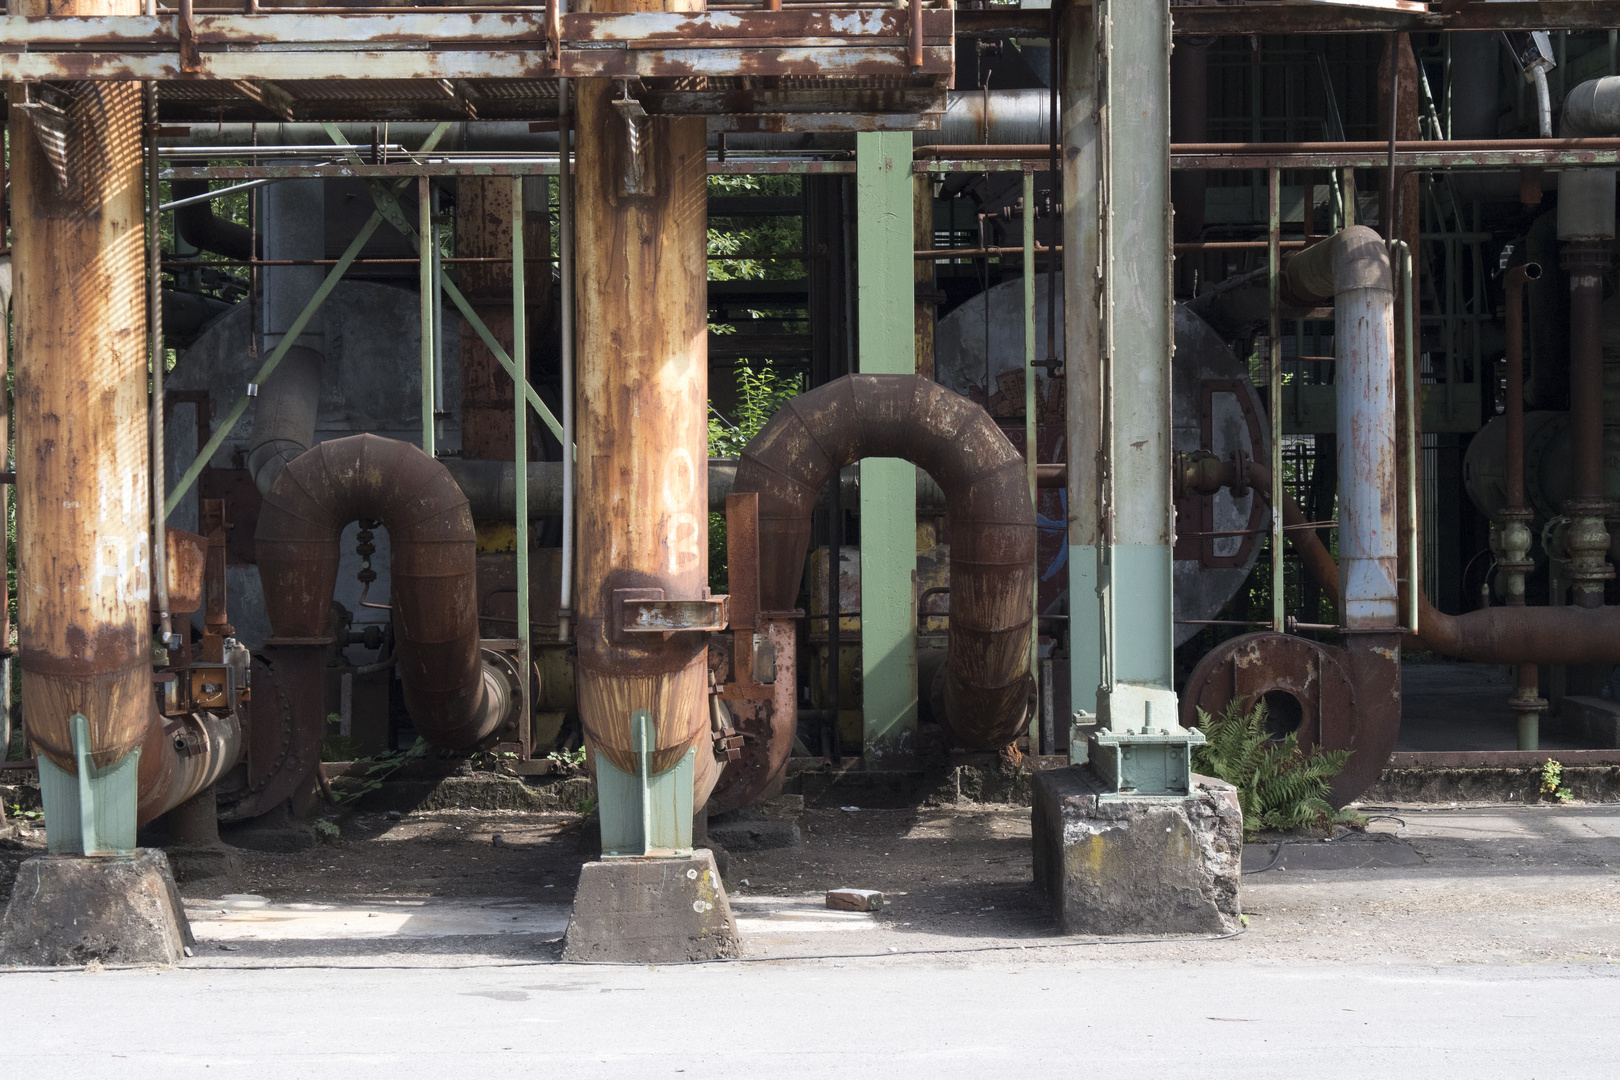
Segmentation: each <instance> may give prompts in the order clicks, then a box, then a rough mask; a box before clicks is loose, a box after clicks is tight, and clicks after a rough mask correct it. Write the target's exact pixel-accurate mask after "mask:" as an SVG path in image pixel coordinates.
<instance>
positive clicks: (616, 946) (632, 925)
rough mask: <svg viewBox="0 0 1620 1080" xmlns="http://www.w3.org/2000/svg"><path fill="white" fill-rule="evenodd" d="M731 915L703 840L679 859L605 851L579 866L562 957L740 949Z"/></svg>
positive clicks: (634, 957)
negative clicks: (615, 854) (608, 854)
mask: <svg viewBox="0 0 1620 1080" xmlns="http://www.w3.org/2000/svg"><path fill="white" fill-rule="evenodd" d="M739 948H740V946H739V943H738V940H737V921H736V919H734V918H733V917H732V914H731V904H730V903H728V902H727V900H726V890H725V886H723V885H722V884H721V883H720V872H719V870H718V869H717V868H716V867H715V864H714V856H713V855H712V854H711V853H710V852H709V850H708V849H707V848H700V849H699V850H697V851H694V852H693V853H692V854H691V856H690V857H688V858H681V859H604V860H602V861H601V862H588V863H586V864H585V865H584V866H583V867H581V868H580V874H579V891H578V892H576V893H575V894H574V912H573V914H572V915H571V916H570V917H569V919H568V935H567V937H565V938H564V939H563V959H564V960H599V961H612V962H621V963H635V964H657V963H671V962H673V961H678V960H717V959H720V958H722V957H727V956H736V955H737V954H738V951H739Z"/></svg>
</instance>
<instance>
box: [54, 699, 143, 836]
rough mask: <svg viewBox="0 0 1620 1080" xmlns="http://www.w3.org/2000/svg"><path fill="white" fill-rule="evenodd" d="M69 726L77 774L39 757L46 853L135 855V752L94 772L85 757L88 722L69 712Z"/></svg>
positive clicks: (138, 761) (138, 759)
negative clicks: (70, 714) (130, 853)
mask: <svg viewBox="0 0 1620 1080" xmlns="http://www.w3.org/2000/svg"><path fill="white" fill-rule="evenodd" d="M68 725H69V726H70V727H71V728H72V731H73V755H74V758H75V759H76V760H77V762H78V773H77V775H75V774H73V773H70V772H67V771H66V770H64V769H60V768H57V766H56V765H54V764H53V763H52V762H51V760H50V758H48V757H46V756H45V755H44V754H41V755H39V794H40V801H41V803H42V804H43V805H44V808H45V847H46V850H48V851H49V852H50V853H51V854H52V855H122V854H126V853H128V852H130V851H133V850H135V804H136V801H137V797H138V794H139V791H138V788H137V780H138V779H139V776H140V765H141V751H140V749H139V748H138V747H137V748H136V749H135V750H132V751H131V752H130V753H128V754H125V755H124V756H123V757H122V758H120V759H119V760H118V761H117V762H116V763H115V764H112V765H109V766H107V767H106V768H105V769H97V768H95V765H94V763H93V762H92V761H91V757H90V721H89V720H88V719H87V718H86V717H85V716H84V714H83V713H74V714H73V715H72V716H71V717H69V718H68Z"/></svg>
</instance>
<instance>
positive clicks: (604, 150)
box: [570, 0, 792, 806]
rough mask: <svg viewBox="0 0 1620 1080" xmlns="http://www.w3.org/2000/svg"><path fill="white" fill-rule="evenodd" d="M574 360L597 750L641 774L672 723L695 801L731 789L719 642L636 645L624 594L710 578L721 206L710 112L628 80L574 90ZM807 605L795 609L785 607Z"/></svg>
mask: <svg viewBox="0 0 1620 1080" xmlns="http://www.w3.org/2000/svg"><path fill="white" fill-rule="evenodd" d="M701 7H702V5H701V3H699V2H696V0H611V2H610V0H587V2H586V3H585V4H584V5H583V6H582V7H581V8H577V9H576V10H580V11H592V10H597V11H602V10H613V11H630V10H637V11H648V10H655V11H658V10H661V11H670V12H677V11H687V10H694V9H701ZM570 90H571V91H572V92H573V93H574V99H573V100H574V104H575V106H576V108H575V113H574V116H575V122H576V128H577V130H578V131H579V132H580V137H579V140H578V145H577V148H576V150H575V159H574V161H575V165H574V176H575V179H574V184H573V195H574V204H573V210H574V250H573V256H574V265H575V275H574V287H575V297H576V303H577V308H578V310H577V312H576V314H575V320H576V321H575V332H576V349H575V357H576V365H575V377H574V401H575V420H576V424H577V430H576V432H575V437H576V440H577V444H578V464H577V466H576V468H577V482H576V487H575V500H576V504H577V507H578V514H577V518H576V522H575V527H576V534H575V541H576V544H577V562H576V566H575V575H576V579H577V595H576V596H575V598H574V599H575V615H576V626H575V637H576V639H577V641H578V645H579V664H578V669H577V670H578V680H579V681H578V687H579V711H580V723H581V726H582V727H583V728H584V731H585V736H586V740H587V742H588V744H589V745H590V747H591V749H592V751H593V752H594V753H597V754H600V755H601V756H602V757H603V758H605V759H606V760H609V761H611V762H612V763H613V765H614V766H615V767H616V768H618V769H620V770H621V771H624V772H628V773H631V774H635V773H637V772H639V771H640V770H639V755H638V754H637V753H636V751H635V749H634V747H635V745H636V744H635V738H634V732H633V731H632V726H631V716H632V715H633V714H634V712H635V711H636V710H638V709H646V710H648V711H649V712H650V713H651V714H652V717H653V720H654V724H655V726H656V740H657V741H656V749H655V751H654V753H653V754H652V755H651V760H650V763H649V771H650V772H653V773H659V772H663V771H665V770H667V769H670V768H672V767H674V766H675V765H677V764H678V763H679V762H680V761H681V760H682V759H683V758H684V757H685V755H686V754H687V753H688V752H689V751H690V750H693V749H694V748H695V749H696V751H697V753H696V759H695V772H694V777H693V801H694V804H695V805H697V806H702V805H703V803H704V802H706V801H707V799H708V795H709V792H710V791H712V790H713V787H714V784H715V781H716V780H717V779H718V772H717V769H716V761H715V757H714V754H713V753H712V752H711V751H710V746H709V731H710V720H709V706H708V665H707V653H708V645H707V638H706V635H704V634H701V633H693V632H682V633H674V634H671V635H668V636H667V637H666V636H664V635H659V634H621V633H620V632H619V628H618V626H616V625H615V622H614V620H615V618H616V611H617V605H615V603H614V600H613V594H614V592H615V591H616V590H620V589H660V590H662V591H663V596H664V598H665V599H668V600H699V599H701V598H703V597H704V596H705V595H706V591H707V587H708V575H709V566H708V561H709V547H708V540H707V537H708V523H709V517H708V498H707V494H708V493H707V492H706V491H705V490H704V466H705V463H706V461H707V457H708V450H707V430H708V428H707V420H706V417H707V412H708V405H707V401H708V364H707V363H706V361H705V355H706V354H705V349H706V341H707V335H706V327H707V312H708V304H707V300H706V291H705V290H706V285H705V279H706V276H707V270H706V267H707V263H706V254H705V251H706V248H705V236H706V232H705V230H706V225H707V216H706V214H707V210H706V208H707V201H706V199H705V196H704V192H705V185H706V183H707V181H706V179H705V169H706V166H705V158H706V152H705V146H706V143H707V134H706V127H705V124H704V120H703V118H702V117H701V116H670V115H664V116H652V117H646V118H641V119H636V118H633V116H632V111H630V110H625V109H622V108H621V107H620V106H618V105H615V101H616V100H618V99H620V98H621V97H622V93H623V87H622V86H621V84H620V83H619V82H618V81H617V80H614V79H597V78H592V79H580V80H578V81H576V82H571V83H570ZM787 606H789V607H791V606H792V605H787Z"/></svg>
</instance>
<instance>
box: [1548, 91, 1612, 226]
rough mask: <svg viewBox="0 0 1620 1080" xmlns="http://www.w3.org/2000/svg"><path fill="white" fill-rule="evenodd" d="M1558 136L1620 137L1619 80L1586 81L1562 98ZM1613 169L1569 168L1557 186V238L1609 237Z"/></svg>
mask: <svg viewBox="0 0 1620 1080" xmlns="http://www.w3.org/2000/svg"><path fill="white" fill-rule="evenodd" d="M1558 134H1559V137H1560V138H1565V139H1590V138H1599V137H1605V136H1611V135H1620V76H1617V75H1610V76H1608V77H1607V78H1603V79H1590V80H1588V81H1586V82H1583V83H1581V84H1580V85H1579V86H1577V87H1576V88H1575V89H1573V90H1571V91H1570V92H1569V94H1568V95H1567V96H1566V97H1565V98H1564V115H1563V118H1562V119H1561V120H1560V121H1559V125H1558ZM1614 178H1615V170H1613V169H1569V170H1566V171H1565V172H1564V173H1563V175H1562V176H1561V177H1560V178H1559V182H1558V239H1560V240H1608V239H1613V237H1614V196H1615V183H1614Z"/></svg>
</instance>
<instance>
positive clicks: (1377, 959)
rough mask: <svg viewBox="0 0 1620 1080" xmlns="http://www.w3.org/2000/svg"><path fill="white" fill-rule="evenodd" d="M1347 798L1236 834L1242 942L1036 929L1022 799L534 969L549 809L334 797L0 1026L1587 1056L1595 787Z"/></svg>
mask: <svg viewBox="0 0 1620 1080" xmlns="http://www.w3.org/2000/svg"><path fill="white" fill-rule="evenodd" d="M1369 812H1370V813H1373V814H1374V815H1375V820H1373V821H1372V823H1371V826H1370V828H1369V831H1368V833H1367V835H1365V836H1353V837H1349V838H1345V839H1341V840H1338V841H1335V842H1332V843H1319V842H1312V843H1290V844H1287V845H1284V846H1282V847H1281V848H1280V849H1279V848H1278V847H1277V846H1276V845H1275V844H1255V845H1251V846H1250V848H1249V849H1248V850H1247V851H1246V854H1245V866H1246V868H1248V869H1249V870H1250V871H1259V872H1251V873H1250V874H1249V876H1246V877H1245V878H1244V886H1243V890H1244V891H1243V905H1244V910H1245V911H1246V912H1247V913H1248V914H1249V926H1248V930H1247V932H1246V933H1245V934H1243V935H1242V936H1240V937H1236V938H1231V939H1226V940H1163V939H1159V940H1147V941H1139V942H1129V943H1127V942H1117V941H1116V942H1101V943H1099V942H1077V941H1068V940H1065V939H1060V938H1057V937H1056V936H1055V935H1054V932H1053V931H1052V929H1051V922H1050V920H1049V919H1048V917H1047V916H1046V913H1045V911H1044V909H1043V908H1042V906H1041V904H1040V902H1039V901H1038V899H1037V898H1036V897H1035V896H1034V894H1033V891H1032V890H1031V888H1030V886H1029V875H1030V861H1029V858H1030V857H1029V821H1028V811H1027V810H1025V809H1020V808H1007V807H984V806H979V807H971V806H970V807H959V808H951V809H937V810H936V809H928V810H863V809H856V810H849V811H845V810H840V809H837V808H828V809H814V808H813V809H811V810H809V811H807V812H806V813H805V814H804V815H803V817H802V819H801V820H800V824H801V829H802V835H803V843H802V844H801V845H799V846H797V847H792V848H778V849H767V850H753V851H741V850H739V851H733V852H731V853H730V867H729V871H728V874H727V881H728V886H729V888H730V891H731V895H732V896H733V898H734V902H735V905H736V911H737V915H738V920H739V926H740V930H741V933H742V936H743V941H744V945H745V949H746V951H747V953H748V955H749V957H750V958H752V960H753V961H754V962H751V963H743V964H717V965H709V966H692V967H684V966H683V967H671V966H660V967H657V968H648V967H643V966H632V967H597V966H592V967H579V966H571V965H562V964H559V963H557V955H558V946H557V944H556V940H557V937H558V935H559V934H560V932H561V929H562V928H563V926H565V925H566V920H567V912H568V903H569V900H570V899H571V891H572V885H573V876H574V874H575V873H576V871H577V866H578V863H579V861H580V858H581V856H580V854H579V852H580V843H579V839H578V826H577V819H573V818H567V817H561V816H544V815H520V814H489V813H453V812H439V813H434V814H424V815H409V816H407V817H406V818H405V819H404V820H403V821H400V822H389V821H387V820H386V819H382V818H355V819H349V820H346V821H345V822H344V835H343V838H342V839H340V840H339V841H338V842H336V843H333V844H325V845H322V846H320V847H317V848H316V849H314V850H313V851H309V852H304V853H300V854H293V855H267V854H259V853H251V852H250V853H244V855H243V858H244V869H243V871H242V873H241V874H240V875H239V877H238V878H237V879H235V880H232V881H229V882H216V883H209V882H201V883H197V884H195V885H187V886H183V889H182V891H183V892H184V893H185V895H186V898H187V906H188V910H189V912H190V914H191V917H192V919H193V922H194V927H195V929H196V932H197V936H198V938H199V945H198V949H197V955H196V956H195V957H194V958H193V959H192V960H190V961H188V963H187V964H186V965H185V966H184V967H182V968H179V969H173V970H151V971H106V972H102V973H81V972H67V971H63V972H49V973H30V972H10V973H0V988H3V989H4V990H5V991H7V992H8V994H9V996H10V997H11V998H12V1000H14V1001H19V1002H23V1001H26V1002H27V1003H28V1004H27V1014H28V1016H29V1018H30V1020H29V1022H28V1023H27V1024H19V1025H8V1029H7V1030H6V1033H5V1044H6V1048H7V1050H8V1051H9V1052H10V1054H11V1055H13V1060H17V1061H26V1062H28V1063H29V1068H28V1075H30V1076H35V1077H56V1076H64V1077H65V1076H73V1077H81V1076H87V1075H93V1076H98V1077H101V1076H106V1077H125V1076H128V1077H148V1076H151V1077H157V1076H163V1077H173V1076H176V1075H182V1076H193V1075H204V1076H206V1075H214V1074H216V1073H219V1072H220V1070H225V1071H226V1072H229V1073H247V1072H251V1073H252V1074H253V1075H254V1076H256V1077H258V1076H264V1077H282V1076H286V1077H304V1076H315V1075H317V1074H320V1075H325V1074H328V1073H330V1072H331V1071H333V1070H341V1071H342V1072H344V1073H345V1074H347V1075H349V1076H354V1077H372V1076H377V1077H384V1076H387V1077H403V1076H466V1075H476V1074H481V1073H483V1072H485V1071H487V1070H491V1069H497V1068H536V1067H540V1066H539V1065H538V1064H537V1063H534V1062H527V1063H519V1062H517V1061H516V1060H514V1059H515V1058H516V1057H517V1056H519V1055H522V1056H524V1057H532V1056H534V1055H540V1054H544V1055H546V1056H548V1057H552V1058H556V1059H557V1064H558V1065H559V1066H561V1067H566V1068H567V1069H568V1071H569V1073H570V1074H571V1075H576V1076H585V1077H596V1076H637V1077H640V1076H643V1075H675V1074H677V1073H679V1072H682V1071H685V1072H693V1073H696V1072H702V1073H704V1074H706V1075H708V1076H717V1077H731V1076H737V1077H745V1076H746V1077H758V1076H761V1075H765V1074H767V1073H768V1074H770V1075H772V1076H811V1075H816V1076H821V1075H825V1074H827V1073H828V1072H830V1071H837V1072H839V1073H843V1074H846V1075H870V1074H873V1073H876V1072H878V1071H879V1070H881V1071H882V1073H883V1074H885V1075H886V1076H895V1077H911V1076H919V1077H920V1076H929V1077H937V1076H939V1075H954V1074H963V1073H966V1072H968V1071H969V1070H980V1069H982V1070H986V1071H991V1070H993V1071H994V1072H996V1073H997V1074H998V1075H1011V1076H1020V1075H1029V1074H1034V1073H1036V1072H1042V1073H1045V1072H1049V1071H1051V1070H1052V1069H1059V1070H1065V1071H1070V1070H1078V1069H1080V1068H1086V1069H1088V1070H1089V1069H1091V1068H1096V1067H1098V1066H1103V1067H1112V1068H1113V1069H1115V1070H1123V1071H1124V1073H1125V1074H1126V1075H1145V1074H1147V1073H1149V1072H1152V1073H1154V1074H1156V1075H1165V1076H1190V1075H1193V1074H1194V1073H1196V1074H1198V1075H1199V1076H1200V1077H1207V1076H1217V1077H1222V1076H1239V1075H1242V1076H1246V1077H1252V1076H1256V1075H1260V1076H1269V1075H1285V1074H1295V1073H1297V1074H1302V1075H1304V1074H1309V1075H1313V1076H1321V1077H1352V1076H1354V1077H1365V1076H1367V1075H1373V1074H1376V1073H1377V1072H1379V1071H1382V1072H1384V1073H1386V1074H1389V1075H1394V1076H1424V1077H1453V1076H1455V1077H1469V1078H1470V1080H1472V1078H1475V1077H1480V1076H1513V1077H1537V1076H1545V1077H1553V1076H1557V1077H1560V1078H1569V1077H1588V1076H1590V1077H1600V1076H1601V1077H1609V1076H1612V1075H1614V1071H1615V1066H1614V1058H1615V1055H1616V1050H1617V1049H1620V1036H1617V1035H1616V1034H1615V1032H1616V1031H1617V1030H1620V1026H1617V1021H1620V963H1617V962H1616V961H1617V959H1620V807H1614V806H1566V807H1511V808H1467V807H1457V808H1449V807H1448V808H1435V807H1424V808H1417V807H1394V808H1388V809H1376V810H1371V811H1369ZM497 833H499V834H500V835H501V838H502V839H501V843H500V844H499V845H496V844H495V843H494V841H493V837H494V835H495V834H497ZM33 842H34V841H30V843H33ZM26 853H27V852H17V851H11V852H4V853H0V854H3V855H4V858H5V860H9V861H10V862H14V861H15V859H16V858H18V857H20V856H21V855H23V854H26ZM5 872H6V868H5V864H4V863H3V862H0V873H5ZM8 876H9V875H8ZM8 886H9V880H4V881H0V889H4V888H6V887H8ZM547 886H550V888H547ZM835 886H850V887H857V888H872V889H880V890H882V891H883V892H884V893H885V895H886V897H887V898H888V901H889V902H888V904H887V905H886V906H885V907H884V909H883V910H882V911H881V912H878V913H874V914H865V913H855V912H831V911H827V910H826V909H825V907H824V906H823V905H822V893H823V891H824V890H825V889H827V888H831V887H835ZM182 1018H183V1019H182ZM502 1059H506V1060H502Z"/></svg>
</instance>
